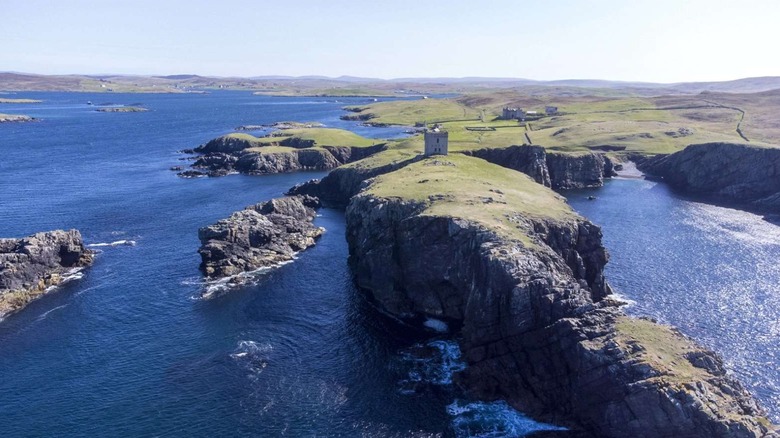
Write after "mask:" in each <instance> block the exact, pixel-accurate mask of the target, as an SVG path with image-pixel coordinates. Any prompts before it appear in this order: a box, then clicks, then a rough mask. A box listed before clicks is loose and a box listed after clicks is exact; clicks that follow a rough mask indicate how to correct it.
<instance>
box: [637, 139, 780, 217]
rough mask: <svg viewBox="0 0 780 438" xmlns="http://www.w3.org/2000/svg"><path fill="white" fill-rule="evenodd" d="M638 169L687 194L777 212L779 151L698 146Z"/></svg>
mask: <svg viewBox="0 0 780 438" xmlns="http://www.w3.org/2000/svg"><path fill="white" fill-rule="evenodd" d="M638 167H639V169H640V170H642V171H643V172H646V173H648V174H650V175H652V176H656V177H661V178H663V180H664V181H665V182H666V183H668V184H670V185H672V186H673V187H675V188H678V189H680V190H684V191H686V192H689V193H694V194H700V195H706V196H711V197H714V198H716V199H720V200H725V201H729V202H735V203H738V204H743V205H745V204H747V205H749V206H751V207H754V208H757V209H761V210H768V211H772V212H775V213H780V149H775V148H764V147H756V146H749V145H741V144H730V143H705V144H697V145H691V146H688V147H687V148H685V149H683V150H682V151H679V152H675V153H673V154H671V155H664V156H657V157H653V158H650V159H647V160H644V161H640V162H639V163H638Z"/></svg>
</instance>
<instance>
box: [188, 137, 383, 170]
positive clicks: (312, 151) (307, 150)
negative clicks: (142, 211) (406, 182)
mask: <svg viewBox="0 0 780 438" xmlns="http://www.w3.org/2000/svg"><path fill="white" fill-rule="evenodd" d="M279 144H280V145H281V146H285V147H287V148H290V149H289V150H284V151H279V150H278V148H273V149H272V148H269V149H268V150H269V151H270V152H264V151H263V148H262V147H253V146H254V145H253V144H252V143H251V142H249V141H247V140H245V139H242V138H236V137H231V136H224V137H219V138H216V139H214V140H211V141H209V142H208V143H206V144H204V145H202V146H199V147H197V148H195V149H194V152H196V153H200V154H202V155H201V156H200V157H198V159H197V160H195V162H194V163H193V165H192V167H193V169H195V170H187V171H184V172H181V173H179V175H180V176H186V177H192V176H203V175H207V176H223V175H227V174H229V173H234V172H239V173H244V174H249V175H263V174H270V173H285V172H295V171H299V170H330V169H334V168H336V167H338V166H341V165H342V164H346V163H351V162H353V161H357V160H360V159H362V158H365V157H368V156H371V155H373V154H375V153H377V152H381V151H383V150H386V149H387V146H386V145H385V144H379V145H375V146H364V147H352V146H324V147H321V148H320V147H314V143H313V141H312V140H302V139H299V138H286V139H283V140H280V143H279ZM274 149H277V150H274Z"/></svg>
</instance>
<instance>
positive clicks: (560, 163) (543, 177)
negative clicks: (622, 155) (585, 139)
mask: <svg viewBox="0 0 780 438" xmlns="http://www.w3.org/2000/svg"><path fill="white" fill-rule="evenodd" d="M463 154H465V155H469V156H473V157H477V158H482V159H483V160H485V161H488V162H491V163H493V164H498V165H499V166H502V167H507V168H509V169H513V170H517V171H519V172H523V173H525V174H526V175H528V176H530V177H531V178H533V179H534V181H536V182H537V183H539V184H541V185H543V186H545V187H551V188H553V189H555V190H565V189H578V188H585V187H600V186H602V185H603V184H604V179H605V178H611V177H613V176H615V175H616V174H615V163H613V161H612V160H611V159H610V158H609V157H608V156H607V155H606V154H604V153H597V152H584V153H556V152H550V151H548V150H546V149H545V148H543V147H541V146H531V145H522V146H509V147H505V148H485V149H477V150H472V151H464V152H463Z"/></svg>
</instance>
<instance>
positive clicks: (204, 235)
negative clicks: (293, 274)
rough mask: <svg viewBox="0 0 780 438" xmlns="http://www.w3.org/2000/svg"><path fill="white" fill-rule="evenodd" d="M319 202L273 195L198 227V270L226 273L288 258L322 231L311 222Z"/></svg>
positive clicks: (215, 275) (212, 274)
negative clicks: (199, 261)
mask: <svg viewBox="0 0 780 438" xmlns="http://www.w3.org/2000/svg"><path fill="white" fill-rule="evenodd" d="M319 205H320V204H319V201H318V200H317V199H316V198H312V197H309V196H292V197H284V198H277V199H272V200H270V201H267V202H263V203H260V204H257V205H253V206H250V207H247V208H246V209H244V210H241V211H237V212H235V213H233V214H232V215H231V216H230V217H229V218H227V219H222V220H220V221H218V222H217V223H215V224H213V225H209V226H207V227H203V228H201V229H200V230H199V231H198V237H199V238H200V241H201V244H202V245H201V247H200V249H199V250H198V253H200V256H201V260H202V263H201V265H200V269H201V271H203V273H204V275H206V276H207V277H210V278H220V277H230V276H235V275H237V274H241V273H244V272H248V271H253V270H257V269H260V268H269V267H274V266H277V265H279V264H280V263H283V262H286V261H290V260H292V259H293V257H294V256H295V253H297V252H298V251H302V250H304V249H306V248H308V247H310V246H312V245H314V243H315V239H316V238H317V237H319V236H320V235H322V233H323V232H324V231H325V230H324V229H322V228H318V227H315V226H314V225H313V224H312V220H313V219H314V217H315V209H316V208H318V207H319Z"/></svg>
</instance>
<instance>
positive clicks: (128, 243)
mask: <svg viewBox="0 0 780 438" xmlns="http://www.w3.org/2000/svg"><path fill="white" fill-rule="evenodd" d="M135 244H136V242H135V240H116V241H114V242H101V243H91V244H89V245H87V247H89V248H99V247H103V246H135Z"/></svg>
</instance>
